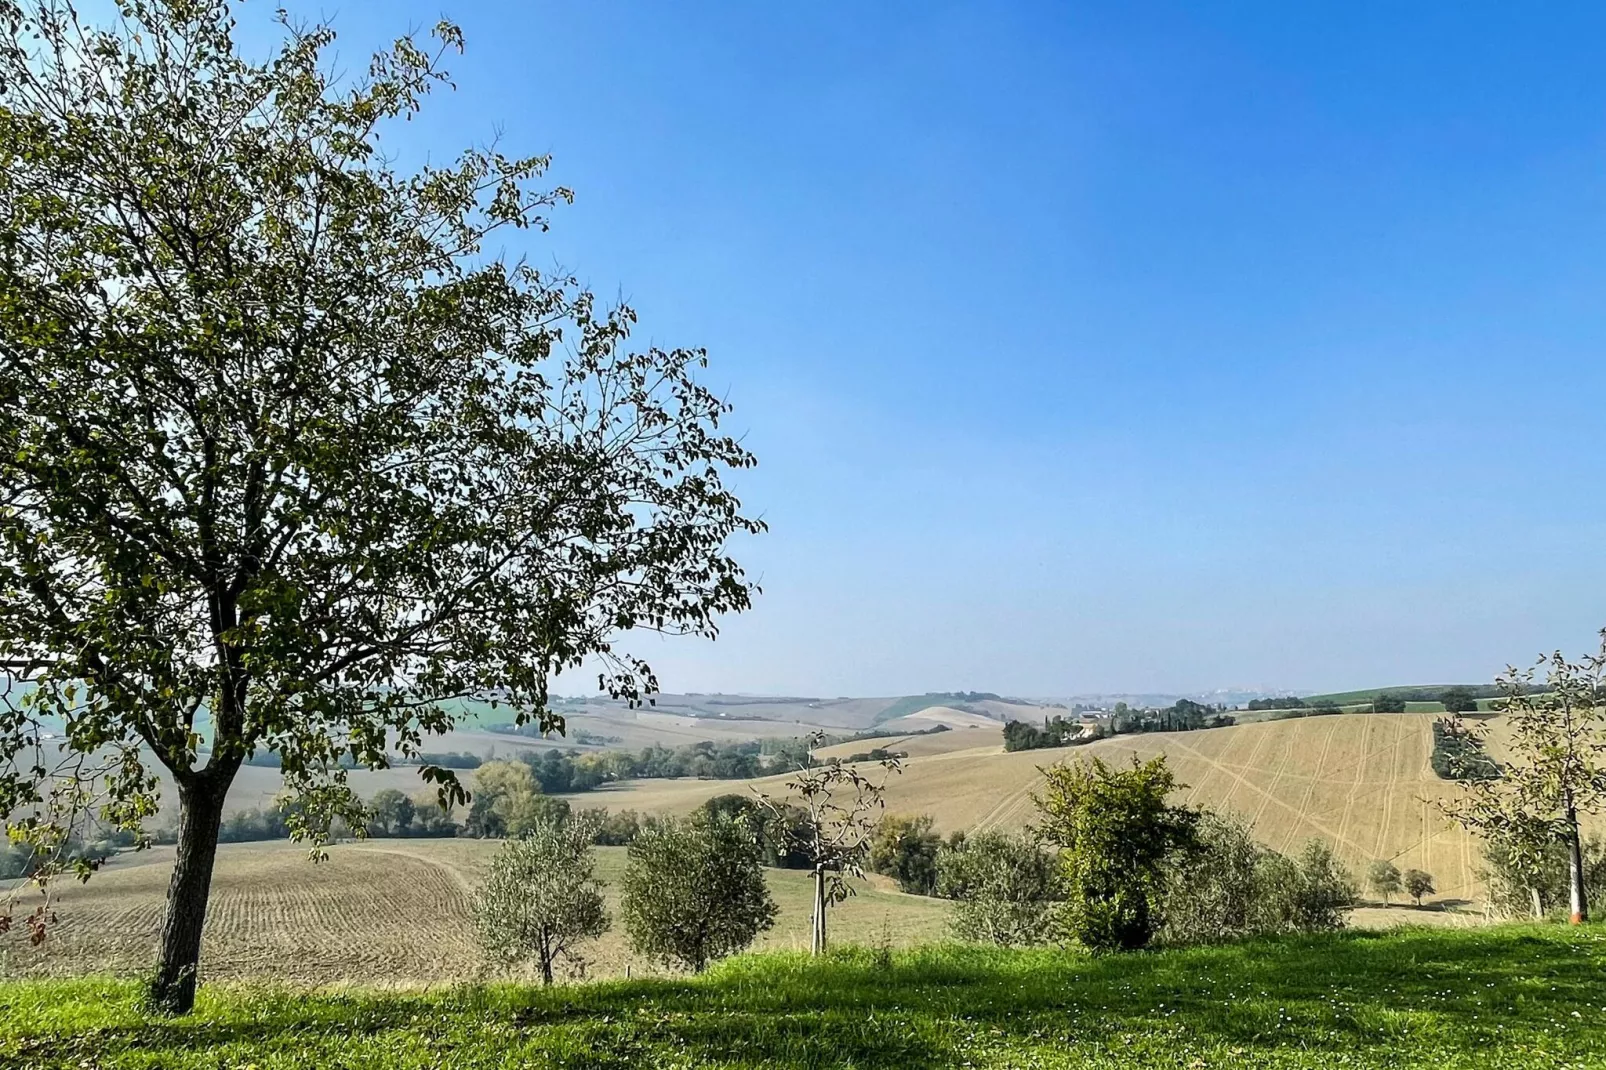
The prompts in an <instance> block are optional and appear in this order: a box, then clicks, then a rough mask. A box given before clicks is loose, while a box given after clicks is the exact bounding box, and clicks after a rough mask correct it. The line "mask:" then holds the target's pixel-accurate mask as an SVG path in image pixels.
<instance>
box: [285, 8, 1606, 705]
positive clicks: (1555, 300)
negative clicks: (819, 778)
mask: <svg viewBox="0 0 1606 1070" xmlns="http://www.w3.org/2000/svg"><path fill="white" fill-rule="evenodd" d="M1407 7H1408V5H1401V4H1394V3H1387V4H1385V3H1372V4H1367V3H1353V2H1351V3H1343V4H1338V3H1333V4H1319V3H1309V4H1295V5H1290V4H1276V3H1220V4H1200V3H1188V4H1183V3H1175V4H1159V3H1131V2H1124V3H1104V4H1069V3H1067V4H1060V3H1013V4H1006V3H987V4H982V3H969V4H959V3H941V2H918V3H917V2H909V3H885V4H845V3H839V4H833V3H814V4H796V5H774V4H735V3H732V4H709V3H675V4H663V3H649V2H642V3H623V2H599V3H582V4H574V3H570V4H552V3H544V2H517V3H515V2H511V0H504V2H491V0H449V3H448V6H447V7H446V8H445V12H446V14H448V15H450V16H451V17H452V18H454V19H455V20H457V21H458V22H459V23H460V24H461V25H462V26H463V28H464V30H465V32H466V34H467V37H468V52H467V54H466V55H465V56H463V57H461V58H457V59H455V60H454V61H453V70H454V73H455V74H456V76H457V77H456V81H457V85H458V89H457V92H456V93H455V94H453V95H450V96H443V97H440V98H437V99H436V100H435V101H434V102H433V103H432V104H431V106H430V107H429V109H428V110H427V112H426V114H425V116H424V117H423V118H422V119H421V120H419V121H417V122H415V123H413V124H411V125H410V126H409V127H408V128H407V129H405V130H404V131H401V132H400V137H401V140H400V141H396V142H393V143H392V144H393V148H395V149H396V150H397V151H398V152H400V153H401V154H402V155H403V157H404V158H416V157H417V156H419V155H420V154H423V153H430V154H433V155H435V156H443V155H452V154H454V153H455V151H456V150H457V149H459V148H461V147H463V146H464V145H465V144H466V143H469V142H479V141H484V140H486V139H488V138H490V137H491V136H493V135H495V134H496V133H498V132H500V134H501V138H502V143H503V145H504V146H505V147H506V148H508V149H509V150H513V151H519V152H524V151H535V152H551V153H552V154H553V156H554V157H555V165H554V169H553V172H552V177H553V180H554V181H556V182H560V183H562V184H564V185H567V186H571V187H573V188H574V189H575V190H576V192H577V197H578V199H577V202H576V204H575V205H574V207H573V208H572V209H568V210H565V211H563V212H562V213H561V214H560V216H559V218H558V220H557V225H556V228H555V230H554V232H553V234H552V235H550V236H549V237H548V238H546V239H543V240H542V241H541V242H539V243H536V244H534V245H532V246H530V247H529V248H528V249H527V250H525V251H528V252H530V253H531V254H532V255H534V256H535V257H536V258H537V260H538V261H546V262H558V263H561V264H562V265H564V266H565V267H568V268H570V269H572V270H574V271H576V272H577V273H578V274H579V275H580V276H581V277H582V278H583V279H585V280H587V281H588V282H589V283H590V284H591V285H593V286H594V287H595V288H597V289H598V290H599V291H600V292H603V293H607V294H612V293H615V292H619V293H622V294H624V295H625V296H627V297H628V298H629V299H630V300H631V301H632V303H633V304H634V305H635V306H636V307H637V309H638V311H639V312H640V314H641V321H642V332H641V337H642V338H643V339H644V340H646V339H651V340H653V341H657V342H660V343H669V344H697V345H705V346H707V347H708V348H709V350H710V353H711V357H712V360H713V364H712V367H711V369H710V373H709V381H710V382H712V383H714V384H715V385H717V386H719V387H720V388H722V389H726V390H728V393H729V396H730V398H731V400H732V401H733V403H734V404H735V405H736V406H737V409H736V414H735V424H734V426H735V427H737V428H738V429H740V430H743V431H745V432H746V434H747V439H748V442H749V444H750V445H751V446H752V448H753V449H754V450H755V451H756V452H757V454H758V455H759V458H760V467H759V468H758V469H757V470H756V471H755V472H753V473H750V474H748V475H745V476H744V477H743V479H742V480H741V483H740V487H741V490H742V492H743V494H744V497H745V499H746V500H747V501H748V502H749V503H750V505H751V506H752V507H753V508H754V509H755V510H757V511H759V512H761V513H762V514H763V515H764V516H765V517H766V518H767V519H768V521H769V522H770V525H771V528H772V531H771V533H770V534H769V535H767V536H765V537H763V538H761V539H757V540H753V541H751V542H748V543H743V544H741V545H740V546H739V551H740V556H741V558H742V559H743V560H744V561H745V562H746V563H747V564H748V565H749V567H750V568H751V570H752V571H753V573H754V574H755V575H757V576H758V577H759V578H760V579H761V581H762V583H763V585H764V588H765V593H764V595H763V596H762V597H761V598H760V599H759V600H758V603H757V605H756V607H755V609H754V610H753V611H752V612H751V613H750V614H747V615H745V616H743V617H741V618H739V619H735V620H732V621H729V622H728V623H727V626H726V629H725V633H724V635H723V636H722V637H721V639H720V640H719V642H717V643H715V644H704V643H692V642H685V641H675V642H662V643H661V642H658V641H647V642H645V643H644V644H643V645H642V646H641V649H642V650H643V651H644V652H645V653H647V654H648V655H649V656H650V657H651V658H652V659H653V661H654V663H655V665H656V666H657V668H658V669H659V672H660V676H661V677H662V681H663V685H664V687H665V689H666V690H672V691H682V690H704V691H711V690H723V691H754V692H770V693H775V692H787V693H794V694H795V693H805V694H816V695H838V694H900V693H909V692H922V691H927V690H947V689H961V688H963V689H983V690H993V691H1001V692H1009V693H1016V694H1032V695H1067V694H1072V693H1079V692H1090V691H1104V690H1192V689H1206V688H1214V687H1222V686H1229V685H1258V686H1263V687H1277V688H1284V687H1286V688H1309V689H1326V688H1338V687H1351V686H1354V687H1360V686H1369V685H1378V684H1390V683H1410V682H1429V681H1443V680H1485V679H1489V678H1491V677H1492V675H1493V674H1494V673H1495V672H1496V671H1497V670H1499V669H1500V668H1501V667H1502V666H1503V665H1504V664H1505V663H1506V662H1508V661H1512V660H1526V659H1529V658H1531V657H1533V656H1534V655H1536V654H1538V653H1539V652H1540V651H1542V650H1546V649H1552V648H1555V647H1558V646H1560V647H1564V648H1566V649H1568V650H1571V651H1576V652H1581V651H1582V650H1583V649H1584V648H1586V647H1588V646H1589V645H1590V644H1591V642H1592V640H1593V634H1594V631H1595V630H1596V629H1597V628H1599V627H1600V626H1602V625H1606V558H1603V555H1602V552H1601V551H1602V549H1603V547H1606V496H1603V495H1602V494H1601V493H1600V491H1599V485H1600V464H1601V460H1602V458H1603V457H1606V449H1603V446H1606V430H1603V428H1602V423H1601V420H1600V408H1601V402H1602V397H1603V393H1602V387H1603V385H1606V371H1603V362H1602V359H1601V354H1602V351H1603V344H1606V304H1603V301H1602V295H1603V293H1606V286H1603V284H1606V240H1603V239H1606V214H1603V210H1606V76H1603V75H1602V74H1601V66H1600V61H1599V44H1600V41H1601V40H1602V39H1603V37H1606V7H1603V6H1601V5H1597V4H1574V5H1568V4H1551V5H1544V6H1543V7H1542V8H1541V7H1538V6H1530V5H1514V4H1493V3H1490V4H1437V5H1415V6H1414V7H1415V10H1413V11H1407V10H1406V9H1407ZM292 8H293V10H296V11H298V12H299V13H302V14H308V15H315V14H318V13H319V9H317V8H310V7H305V6H302V5H292ZM323 10H325V11H327V12H328V13H329V14H331V15H332V16H333V18H334V22H335V25H336V28H337V29H338V30H340V31H341V33H342V39H341V51H342V55H343V57H345V66H347V67H348V68H351V69H361V66H362V58H363V56H364V55H365V54H366V52H367V50H368V49H369V48H370V47H372V46H373V45H375V44H377V43H380V42H381V41H382V40H384V39H386V38H388V37H390V36H393V35H394V34H395V33H396V32H398V31H399V30H402V29H405V28H407V27H408V26H428V25H430V24H431V23H433V21H434V20H435V19H436V18H437V17H438V16H439V15H440V13H441V11H442V8H441V6H440V3H439V0H431V3H429V4H423V3H413V2H410V0H407V2H386V3H377V2H359V0H347V2H346V3H345V4H343V5H341V6H339V7H338V8H335V9H332V10H331V9H323Z"/></svg>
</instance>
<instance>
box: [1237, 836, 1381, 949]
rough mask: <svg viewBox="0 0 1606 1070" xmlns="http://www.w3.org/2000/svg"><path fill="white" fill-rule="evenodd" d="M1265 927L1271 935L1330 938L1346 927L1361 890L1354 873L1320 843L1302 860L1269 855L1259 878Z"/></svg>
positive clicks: (1302, 854)
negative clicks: (1328, 934)
mask: <svg viewBox="0 0 1606 1070" xmlns="http://www.w3.org/2000/svg"><path fill="white" fill-rule="evenodd" d="M1257 881H1258V882H1259V883H1260V888H1261V894H1262V895H1264V897H1265V902H1264V904H1263V906H1262V909H1263V911H1264V917H1265V921H1266V925H1267V928H1268V930H1269V931H1272V932H1302V933H1313V932H1331V931H1334V930H1337V929H1342V928H1343V927H1344V922H1345V918H1346V915H1347V914H1348V913H1349V911H1350V910H1352V909H1353V908H1354V906H1355V901H1356V895H1357V890H1356V887H1355V882H1354V880H1353V879H1352V878H1351V877H1350V875H1349V872H1348V871H1347V870H1346V869H1345V868H1344V867H1343V865H1342V864H1341V863H1340V862H1339V861H1338V859H1337V857H1336V856H1335V855H1334V854H1333V849H1332V848H1331V847H1329V846H1327V844H1325V843H1323V842H1322V841H1320V840H1311V841H1309V842H1308V843H1306V844H1305V847H1304V849H1303V850H1301V851H1300V853H1299V856H1298V857H1297V858H1292V859H1291V858H1288V857H1287V856H1286V855H1280V854H1275V853H1270V854H1268V855H1267V856H1265V857H1263V858H1262V859H1261V863H1260V872H1259V873H1258V874H1257Z"/></svg>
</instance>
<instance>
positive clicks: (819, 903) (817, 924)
mask: <svg viewBox="0 0 1606 1070" xmlns="http://www.w3.org/2000/svg"><path fill="white" fill-rule="evenodd" d="M810 950H811V951H812V952H813V953H814V954H816V955H823V954H825V870H824V869H821V868H820V867H819V866H816V867H814V934H813V940H812V942H811V945H810Z"/></svg>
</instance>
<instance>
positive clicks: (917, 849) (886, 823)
mask: <svg viewBox="0 0 1606 1070" xmlns="http://www.w3.org/2000/svg"><path fill="white" fill-rule="evenodd" d="M932 825H933V822H932V819H931V815H929V814H921V815H920V816H919V817H907V816H904V815H902V814H889V815H887V816H886V817H883V818H882V819H881V823H880V824H878V825H877V826H876V828H875V834H874V835H873V836H872V837H871V839H870V869H871V871H872V872H875V873H880V874H882V875H884V876H888V877H891V878H893V879H894V880H896V881H897V882H898V887H899V889H901V890H902V891H905V892H909V893H911V894H914V895H930V894H932V892H933V891H934V890H935V889H936V887H937V852H938V850H939V849H940V848H941V847H942V837H941V836H939V835H938V834H937V831H936V829H935V828H933V827H932Z"/></svg>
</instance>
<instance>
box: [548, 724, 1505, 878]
mask: <svg viewBox="0 0 1606 1070" xmlns="http://www.w3.org/2000/svg"><path fill="white" fill-rule="evenodd" d="M1432 721H1433V715H1431V714H1412V713H1405V714H1355V715H1336V716H1329V717H1311V718H1300V719H1297V720H1288V721H1271V722H1263V723H1257V724H1247V725H1237V726H1234V727H1231V728H1216V729H1209V730H1206V731H1201V732H1161V733H1153V734H1150V735H1143V736H1122V737H1119V738H1116V739H1108V740H1103V741H1100V742H1098V743H1095V744H1091V745H1089V746H1086V747H1081V748H1075V749H1068V750H1039V751H1018V752H1015V753H1013V754H1010V753H1004V752H1003V750H1002V748H1001V747H998V746H991V747H978V748H965V749H958V750H949V751H946V752H940V753H930V754H923V755H919V756H912V757H911V758H910V760H909V762H908V763H907V764H906V766H905V769H904V772H903V773H902V775H900V776H895V777H893V778H892V779H891V780H890V781H889V783H888V785H887V794H886V798H887V808H888V810H889V811H891V812H902V813H928V814H931V815H932V816H933V817H934V818H935V819H936V821H937V824H938V826H939V827H941V828H942V829H943V830H945V831H953V830H957V829H972V828H991V827H1019V826H1021V825H1024V824H1027V823H1028V822H1029V821H1030V820H1031V818H1032V814H1033V807H1032V801H1031V796H1032V793H1033V792H1034V791H1036V790H1037V789H1038V788H1039V786H1040V785H1041V783H1042V775H1041V773H1040V772H1039V769H1040V767H1042V766H1045V765H1049V764H1052V763H1053V762H1056V761H1063V760H1066V759H1072V760H1074V759H1076V758H1078V757H1083V756H1088V755H1098V756H1100V757H1102V758H1104V759H1105V760H1106V761H1127V760H1130V758H1131V756H1133V755H1136V756H1138V757H1140V758H1148V757H1151V756H1153V755H1156V754H1165V755H1167V757H1168V758H1169V759H1170V761H1171V764H1172V767H1173V768H1174V769H1175V770H1176V772H1177V777H1178V779H1179V780H1180V781H1181V782H1182V783H1183V784H1185V785H1187V787H1186V788H1185V790H1183V791H1182V792H1181V793H1180V794H1179V796H1178V798H1179V800H1180V801H1185V802H1189V803H1194V804H1199V805H1206V806H1211V807H1215V808H1219V809H1224V810H1229V811H1232V812H1234V813H1237V814H1240V815H1242V816H1243V817H1245V818H1246V819H1248V820H1250V821H1251V822H1252V823H1253V824H1254V827H1255V831H1256V835H1257V836H1258V837H1259V838H1260V839H1261V840H1262V841H1263V842H1265V843H1267V844H1269V845H1270V846H1272V847H1275V848H1277V849H1278V850H1282V851H1292V850H1297V849H1298V847H1299V846H1300V845H1301V844H1302V843H1303V842H1304V841H1306V840H1308V839H1313V838H1314V839H1322V840H1326V841H1327V842H1329V843H1331V844H1333V845H1334V847H1335V849H1336V850H1337V851H1338V852H1339V854H1340V855H1341V856H1342V857H1343V859H1344V861H1345V862H1346V863H1347V864H1348V865H1350V866H1351V868H1352V869H1354V870H1355V871H1356V872H1357V873H1359V872H1361V871H1362V870H1363V869H1364V867H1365V865H1366V864H1367V863H1369V862H1370V861H1372V860H1373V859H1376V858H1387V859H1391V860H1393V861H1394V862H1395V863H1396V864H1397V865H1398V866H1399V867H1400V868H1401V869H1404V868H1406V867H1410V866H1414V867H1417V868H1420V869H1425V870H1427V871H1428V872H1430V873H1432V874H1434V876H1435V877H1436V878H1437V881H1438V888H1439V898H1441V899H1466V900H1476V899H1478V898H1479V897H1480V895H1481V888H1480V886H1479V884H1478V881H1477V877H1476V870H1477V868H1478V864H1479V863H1478V851H1477V845H1476V844H1475V842H1474V841H1473V840H1472V838H1471V837H1469V836H1468V835H1466V834H1465V833H1464V832H1462V831H1461V830H1460V829H1459V828H1457V827H1456V826H1454V825H1453V824H1452V823H1451V822H1449V821H1447V820H1445V819H1444V818H1443V817H1441V816H1439V814H1438V812H1437V811H1436V810H1435V809H1434V807H1433V805H1432V800H1434V799H1437V798H1441V797H1446V796H1449V795H1451V794H1453V793H1454V792H1455V790H1456V788H1455V786H1454V785H1453V784H1451V783H1449V782H1447V781H1443V780H1440V779H1439V778H1438V777H1436V776H1434V774H1433V770H1432V769H1431V768H1430V766H1429V765H1428V758H1429V755H1430V753H1431V749H1432V740H1431V729H1430V726H1431V724H1432ZM975 731H977V732H980V731H981V730H980V729H977V730H975ZM965 732H966V730H963V729H956V730H955V731H953V732H945V733H941V734H939V736H937V737H931V738H937V739H940V738H942V737H945V736H955V737H963V735H964V733H965ZM1499 738H1500V731H1499V725H1498V724H1497V725H1496V726H1495V733H1494V741H1495V743H1494V746H1495V750H1496V753H1497V756H1498V741H1499ZM954 742H958V740H955V741H954ZM871 745H885V744H882V743H880V742H879V741H877V742H875V743H873V744H872V743H871V741H868V740H866V741H864V742H863V743H859V744H851V745H850V746H851V747H852V748H854V749H860V750H864V749H868V747H869V746H871ZM784 779H785V778H784V777H769V778H766V779H764V780H761V781H755V782H753V784H754V785H755V786H757V787H759V788H760V790H763V791H768V792H771V793H777V792H781V791H783V790H784V788H783V782H784ZM745 789H746V782H737V781H724V782H711V781H675V780H672V781H636V782H631V783H628V784H625V785H621V786H620V787H617V788H613V789H609V790H605V791H597V792H593V793H591V794H589V795H586V796H583V797H576V801H577V802H578V803H579V804H580V805H584V806H606V807H608V808H611V809H635V810H639V811H642V812H645V813H658V812H663V813H682V812H685V811H687V810H690V809H692V808H693V807H695V806H697V805H698V804H699V803H701V802H702V801H703V800H704V799H706V798H708V797H709V796H712V795H719V794H723V793H725V792H730V791H742V790H745Z"/></svg>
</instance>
